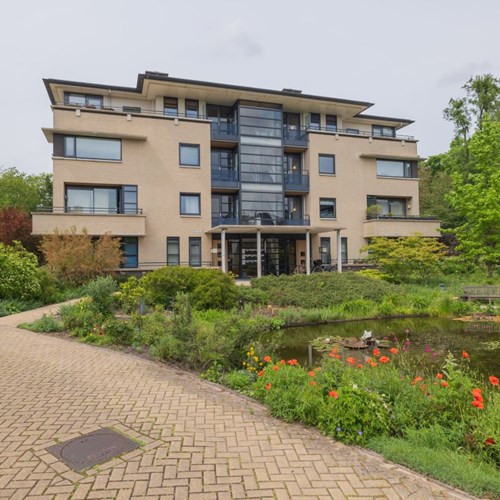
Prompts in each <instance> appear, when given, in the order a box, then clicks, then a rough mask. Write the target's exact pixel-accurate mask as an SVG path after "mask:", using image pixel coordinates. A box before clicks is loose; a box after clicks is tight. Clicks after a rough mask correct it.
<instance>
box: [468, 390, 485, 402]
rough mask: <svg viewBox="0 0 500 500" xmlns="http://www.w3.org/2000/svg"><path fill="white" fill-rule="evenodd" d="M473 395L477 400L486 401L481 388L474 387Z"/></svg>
mask: <svg viewBox="0 0 500 500" xmlns="http://www.w3.org/2000/svg"><path fill="white" fill-rule="evenodd" d="M471 392H472V396H473V397H474V399H475V400H476V401H479V402H480V403H482V402H483V401H484V398H483V395H482V394H481V389H472V391H471Z"/></svg>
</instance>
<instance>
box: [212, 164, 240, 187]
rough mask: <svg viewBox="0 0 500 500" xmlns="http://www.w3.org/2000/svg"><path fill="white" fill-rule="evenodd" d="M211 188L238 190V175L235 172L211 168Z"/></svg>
mask: <svg viewBox="0 0 500 500" xmlns="http://www.w3.org/2000/svg"><path fill="white" fill-rule="evenodd" d="M211 179H212V187H218V188H238V182H239V173H238V171H237V170H233V169H232V170H229V169H225V168H220V169H219V168H212V172H211Z"/></svg>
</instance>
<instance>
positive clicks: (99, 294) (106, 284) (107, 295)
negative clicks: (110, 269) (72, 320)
mask: <svg viewBox="0 0 500 500" xmlns="http://www.w3.org/2000/svg"><path fill="white" fill-rule="evenodd" d="M116 288H117V286H116V281H115V280H114V279H113V278H112V277H111V276H101V277H99V278H96V279H95V280H92V281H90V282H88V283H87V284H86V285H85V286H84V287H83V293H84V294H85V295H87V296H89V297H90V298H91V299H92V307H93V309H95V310H96V311H97V312H98V313H100V314H102V315H104V316H109V315H110V314H112V312H113V305H114V302H115V298H114V295H113V294H114V293H115V291H116Z"/></svg>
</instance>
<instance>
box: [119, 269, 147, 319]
mask: <svg viewBox="0 0 500 500" xmlns="http://www.w3.org/2000/svg"><path fill="white" fill-rule="evenodd" d="M145 295H146V290H145V289H144V287H143V286H142V285H141V284H140V282H139V280H138V279H137V278H136V277H135V276H131V277H130V278H128V279H127V281H125V282H124V283H120V292H119V293H118V302H119V303H120V306H121V308H122V309H123V310H124V311H125V312H127V313H130V312H137V311H138V309H139V307H140V305H141V303H142V301H143V300H144V299H145Z"/></svg>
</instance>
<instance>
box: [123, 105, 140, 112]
mask: <svg viewBox="0 0 500 500" xmlns="http://www.w3.org/2000/svg"><path fill="white" fill-rule="evenodd" d="M122 111H123V112H124V113H140V112H141V108H140V106H122Z"/></svg>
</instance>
